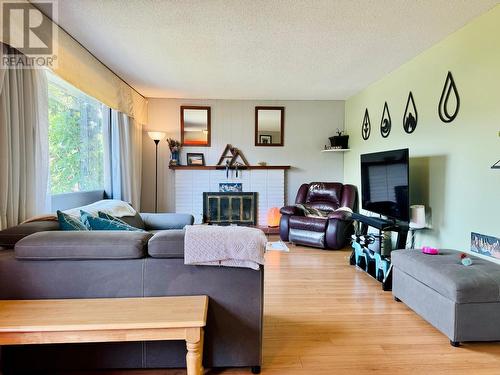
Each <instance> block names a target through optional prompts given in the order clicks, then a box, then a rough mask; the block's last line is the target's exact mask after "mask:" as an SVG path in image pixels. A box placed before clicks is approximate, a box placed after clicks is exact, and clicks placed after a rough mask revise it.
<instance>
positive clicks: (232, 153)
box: [217, 144, 249, 167]
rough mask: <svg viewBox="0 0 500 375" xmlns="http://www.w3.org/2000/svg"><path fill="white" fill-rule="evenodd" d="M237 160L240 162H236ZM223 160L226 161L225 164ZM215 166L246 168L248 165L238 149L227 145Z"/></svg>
mask: <svg viewBox="0 0 500 375" xmlns="http://www.w3.org/2000/svg"><path fill="white" fill-rule="evenodd" d="M238 158H239V159H240V161H238ZM224 160H225V161H226V162H225V163H224ZM223 163H224V164H223ZM217 165H223V166H226V167H238V166H246V167H248V165H249V164H248V161H247V159H246V158H245V157H244V156H243V153H242V152H241V151H240V150H239V149H237V148H236V147H233V146H231V145H230V144H228V145H226V148H225V149H224V151H223V152H222V155H221V156H220V158H219V162H218V163H217Z"/></svg>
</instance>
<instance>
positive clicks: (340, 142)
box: [328, 129, 349, 149]
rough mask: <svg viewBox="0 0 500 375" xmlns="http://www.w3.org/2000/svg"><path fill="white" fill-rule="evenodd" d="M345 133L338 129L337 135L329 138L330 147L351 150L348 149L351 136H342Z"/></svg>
mask: <svg viewBox="0 0 500 375" xmlns="http://www.w3.org/2000/svg"><path fill="white" fill-rule="evenodd" d="M342 133H344V132H343V131H342V130H340V129H337V135H335V136H333V137H330V138H328V139H329V140H330V145H331V146H332V148H343V149H346V148H349V147H348V142H349V136H348V135H342Z"/></svg>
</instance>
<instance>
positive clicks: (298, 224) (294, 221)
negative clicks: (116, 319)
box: [289, 215, 328, 232]
mask: <svg viewBox="0 0 500 375" xmlns="http://www.w3.org/2000/svg"><path fill="white" fill-rule="evenodd" d="M327 224H328V220H327V219H326V218H315V217H305V216H295V215H294V216H290V221H289V226H290V228H294V229H302V230H308V231H311V232H324V231H325V230H326V225H327Z"/></svg>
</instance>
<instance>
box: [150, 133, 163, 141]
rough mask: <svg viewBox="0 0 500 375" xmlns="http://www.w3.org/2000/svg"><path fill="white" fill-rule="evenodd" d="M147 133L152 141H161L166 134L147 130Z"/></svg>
mask: <svg viewBox="0 0 500 375" xmlns="http://www.w3.org/2000/svg"><path fill="white" fill-rule="evenodd" d="M148 135H149V138H151V139H152V140H153V141H161V140H162V139H163V138H165V136H166V134H165V133H163V132H148Z"/></svg>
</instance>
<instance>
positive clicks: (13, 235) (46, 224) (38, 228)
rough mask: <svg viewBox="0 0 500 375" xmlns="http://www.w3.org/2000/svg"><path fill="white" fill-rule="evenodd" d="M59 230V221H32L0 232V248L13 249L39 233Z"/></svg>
mask: <svg viewBox="0 0 500 375" xmlns="http://www.w3.org/2000/svg"><path fill="white" fill-rule="evenodd" d="M53 230H59V222H58V221H32V222H29V223H25V224H20V225H16V226H15V227H11V228H7V229H4V230H2V231H0V247H5V248H7V249H11V248H13V247H14V245H15V244H16V242H17V241H19V240H21V239H22V238H24V237H26V236H29V235H30V234H33V233H37V232H45V231H53Z"/></svg>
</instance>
